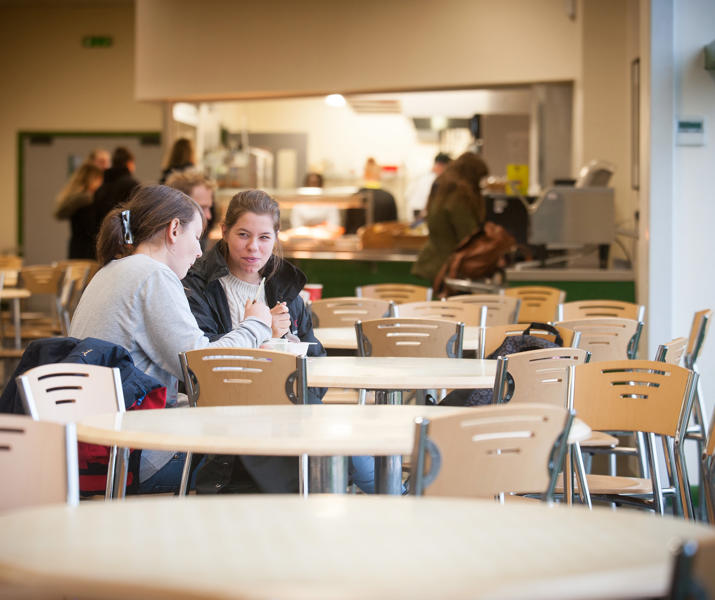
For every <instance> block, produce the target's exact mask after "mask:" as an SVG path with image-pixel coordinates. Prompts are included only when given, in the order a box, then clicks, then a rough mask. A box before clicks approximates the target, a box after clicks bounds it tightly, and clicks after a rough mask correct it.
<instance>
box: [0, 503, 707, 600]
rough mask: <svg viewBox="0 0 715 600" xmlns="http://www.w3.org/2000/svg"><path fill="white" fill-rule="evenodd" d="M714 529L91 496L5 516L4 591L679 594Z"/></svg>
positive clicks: (561, 511) (413, 507)
mask: <svg viewBox="0 0 715 600" xmlns="http://www.w3.org/2000/svg"><path fill="white" fill-rule="evenodd" d="M707 537H715V530H714V529H713V528H710V527H706V526H703V525H695V524H693V523H690V522H686V521H682V520H676V519H673V518H670V517H656V516H653V515H650V514H644V513H639V512H635V511H629V510H623V511H616V512H613V511H610V510H607V509H596V510H593V511H592V512H591V511H587V510H585V509H582V508H568V507H563V506H553V507H548V506H546V505H544V504H541V503H529V504H526V503H523V504H522V503H518V504H506V505H499V504H496V503H494V502H490V501H485V500H451V499H431V498H390V497H385V496H382V497H379V496H372V497H367V496H318V497H310V498H308V499H305V498H301V497H296V496H283V497H277V496H264V495H261V496H243V497H237V496H233V497H227V496H215V497H197V496H193V497H188V498H184V499H176V498H162V499H158V498H144V499H132V500H127V501H126V502H85V503H82V504H81V505H80V506H78V507H75V508H68V507H64V506H50V507H44V508H36V509H25V510H21V511H16V512H10V513H7V514H4V515H2V516H0V592H2V591H3V589H5V591H6V592H7V591H8V590H9V591H13V590H14V591H15V592H22V591H24V592H25V593H29V594H32V593H34V594H35V595H39V594H40V593H42V592H52V593H53V594H54V595H56V596H65V597H84V598H122V599H124V598H128V597H137V598H179V599H181V598H238V597H240V598H244V599H245V598H249V599H250V598H256V599H266V598H282V599H308V598H310V599H316V598H317V599H321V598H326V599H327V598H356V599H357V598H359V599H363V598H391V599H401V598H417V599H421V598H425V599H428V598H429V599H433V598H453V599H460V598H465V599H466V598H532V599H540V598H544V599H546V598H549V599H554V598H556V599H558V598H564V599H579V598H624V597H628V598H647V597H659V596H662V595H664V594H665V593H666V591H667V587H668V582H669V578H670V572H671V562H672V557H671V552H672V550H673V548H674V547H675V546H676V544H677V543H679V542H680V541H682V540H683V539H686V538H692V539H704V538H707ZM3 585H5V588H3ZM15 585H17V586H21V585H23V586H27V587H28V588H29V590H18V589H17V588H14V587H13V586H15ZM9 595H12V594H9ZM27 597H30V595H28V596H27ZM32 597H34V596H32ZM53 597H54V596H53Z"/></svg>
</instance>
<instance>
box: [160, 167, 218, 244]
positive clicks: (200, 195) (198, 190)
mask: <svg viewBox="0 0 715 600" xmlns="http://www.w3.org/2000/svg"><path fill="white" fill-rule="evenodd" d="M166 185H168V186H169V187H171V188H174V189H176V190H180V191H182V192H184V194H186V195H187V196H189V197H190V198H192V199H193V200H194V201H195V202H196V203H197V204H198V205H199V206H200V207H201V210H202V211H203V213H204V217H205V218H206V228H205V229H204V233H203V235H202V236H201V250H202V251H204V250H206V241H207V239H208V236H209V232H210V231H211V229H212V227H213V223H214V189H216V184H215V183H214V182H213V181H212V180H211V179H209V178H208V177H206V176H205V175H204V174H203V173H200V172H199V171H197V170H195V169H186V170H184V171H175V172H173V173H171V175H169V177H168V178H167V180H166Z"/></svg>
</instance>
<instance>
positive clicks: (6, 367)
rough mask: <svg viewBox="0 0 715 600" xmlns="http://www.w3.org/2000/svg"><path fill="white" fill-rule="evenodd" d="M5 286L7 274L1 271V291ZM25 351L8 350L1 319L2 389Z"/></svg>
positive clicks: (21, 349)
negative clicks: (8, 374) (14, 365)
mask: <svg viewBox="0 0 715 600" xmlns="http://www.w3.org/2000/svg"><path fill="white" fill-rule="evenodd" d="M4 284H5V272H4V271H0V291H2V289H3V287H4ZM24 352H25V350H24V349H23V348H7V347H6V345H5V326H4V323H3V321H2V319H0V364H2V380H1V381H0V383H1V384H2V387H3V388H4V387H5V384H6V383H7V377H8V376H7V375H6V374H7V373H12V371H13V369H14V367H13V364H14V363H17V361H19V360H20V359H21V358H22V355H23V353H24Z"/></svg>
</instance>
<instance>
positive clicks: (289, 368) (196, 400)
mask: <svg viewBox="0 0 715 600" xmlns="http://www.w3.org/2000/svg"><path fill="white" fill-rule="evenodd" d="M179 358H180V361H181V366H182V369H183V371H184V382H185V384H186V390H187V394H188V396H189V402H190V403H191V405H192V406H235V405H253V404H291V403H293V404H304V403H305V401H306V398H307V383H306V381H307V380H306V360H305V357H303V356H295V355H294V354H289V353H287V352H274V351H272V350H262V349H256V348H203V349H201V350H191V351H189V352H182V353H181V354H180V355H179Z"/></svg>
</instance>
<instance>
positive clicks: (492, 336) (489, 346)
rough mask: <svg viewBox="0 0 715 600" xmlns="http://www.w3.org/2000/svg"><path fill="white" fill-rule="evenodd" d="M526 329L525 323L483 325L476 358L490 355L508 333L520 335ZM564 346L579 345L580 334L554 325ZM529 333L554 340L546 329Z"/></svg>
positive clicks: (533, 330) (574, 346)
mask: <svg viewBox="0 0 715 600" xmlns="http://www.w3.org/2000/svg"><path fill="white" fill-rule="evenodd" d="M525 329H526V324H524V323H521V324H514V325H492V326H491V327H483V328H482V330H481V331H480V332H479V333H480V340H479V349H478V350H477V358H486V357H487V356H490V355H491V354H492V353H493V352H494V351H495V350H496V349H497V348H498V347H499V346H500V345H501V343H502V342H503V341H504V338H505V337H507V336H508V335H521V334H522V333H524V330H525ZM555 329H556V330H557V331H558V333H559V335H560V336H561V339H562V340H563V345H564V347H570V348H577V347H579V346H580V339H581V334H580V333H578V332H577V331H574V330H573V329H569V328H568V327H555ZM531 335H534V336H536V337H540V338H544V339H547V340H552V341H554V340H555V339H556V337H555V336H554V334H553V333H551V332H550V331H548V330H546V329H532V330H531Z"/></svg>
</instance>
